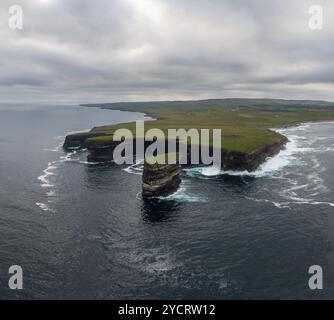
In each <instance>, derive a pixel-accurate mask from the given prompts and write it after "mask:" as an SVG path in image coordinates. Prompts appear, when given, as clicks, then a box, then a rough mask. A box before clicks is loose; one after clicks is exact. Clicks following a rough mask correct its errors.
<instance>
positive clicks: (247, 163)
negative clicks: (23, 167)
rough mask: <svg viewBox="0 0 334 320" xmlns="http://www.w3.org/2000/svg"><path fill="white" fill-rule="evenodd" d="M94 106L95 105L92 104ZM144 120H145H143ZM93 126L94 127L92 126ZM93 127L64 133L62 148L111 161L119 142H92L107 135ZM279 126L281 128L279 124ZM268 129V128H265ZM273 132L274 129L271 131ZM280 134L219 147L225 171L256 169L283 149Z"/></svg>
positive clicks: (147, 115)
mask: <svg viewBox="0 0 334 320" xmlns="http://www.w3.org/2000/svg"><path fill="white" fill-rule="evenodd" d="M80 106H82V107H90V106H88V105H80ZM94 107H95V106H94ZM96 107H98V108H101V109H105V110H111V111H119V112H132V113H133V112H134V111H130V110H117V109H110V108H106V107H103V106H96ZM137 113H140V114H142V115H143V117H144V118H148V117H149V119H148V121H157V120H159V118H153V114H149V113H143V112H137ZM145 121H146V120H145ZM127 123H128V122H121V123H118V125H119V124H127ZM291 126H294V125H291ZM94 128H95V127H94ZM94 128H92V129H91V130H90V131H85V132H83V131H81V132H77V133H72V134H69V135H66V137H65V141H64V144H63V149H64V150H67V151H71V150H77V149H87V150H88V152H89V154H88V156H87V161H88V162H102V163H103V162H112V161H113V159H112V153H113V150H114V148H115V147H116V146H117V145H118V144H119V142H117V143H114V142H111V141H109V142H105V141H99V143H93V142H91V141H89V139H90V138H97V137H104V136H108V134H107V133H104V132H98V133H97V132H94V131H93V130H94ZM279 128H282V126H280V127H279ZM267 130H268V131H273V130H270V128H267ZM273 132H274V131H273ZM275 133H276V134H279V135H280V140H279V141H277V142H274V143H271V144H264V145H262V146H261V147H259V148H258V149H256V150H254V151H252V152H250V153H247V152H239V151H231V150H227V149H225V148H221V152H222V163H223V168H224V170H225V171H249V172H252V171H256V170H257V169H258V168H259V167H260V166H261V165H262V164H263V163H264V162H265V161H266V160H267V159H268V158H272V157H274V156H275V155H277V154H278V153H279V152H280V151H281V150H284V148H285V146H286V144H287V142H288V141H289V140H288V138H287V137H285V136H283V135H281V134H280V133H277V132H275Z"/></svg>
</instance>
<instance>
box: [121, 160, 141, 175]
mask: <svg viewBox="0 0 334 320" xmlns="http://www.w3.org/2000/svg"><path fill="white" fill-rule="evenodd" d="M123 170H124V171H125V172H127V173H130V174H137V175H142V173H143V171H144V160H143V159H141V160H137V161H136V163H135V164H133V165H131V166H129V167H127V168H125V169H123Z"/></svg>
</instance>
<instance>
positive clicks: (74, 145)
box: [63, 132, 106, 150]
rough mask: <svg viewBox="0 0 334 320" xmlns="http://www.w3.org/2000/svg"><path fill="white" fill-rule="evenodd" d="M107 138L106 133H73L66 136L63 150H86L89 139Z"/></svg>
mask: <svg viewBox="0 0 334 320" xmlns="http://www.w3.org/2000/svg"><path fill="white" fill-rule="evenodd" d="M101 136H106V134H104V133H93V132H79V133H73V134H69V135H67V136H66V138H65V141H64V144H63V148H64V149H65V150H73V149H84V148H86V147H87V146H86V141H87V139H89V138H94V137H101Z"/></svg>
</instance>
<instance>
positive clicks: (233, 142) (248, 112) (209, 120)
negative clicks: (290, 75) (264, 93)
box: [83, 99, 334, 153]
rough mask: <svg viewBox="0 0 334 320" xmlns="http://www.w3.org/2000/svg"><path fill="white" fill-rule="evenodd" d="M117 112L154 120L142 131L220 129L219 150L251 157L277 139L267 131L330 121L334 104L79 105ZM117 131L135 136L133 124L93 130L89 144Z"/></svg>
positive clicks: (252, 101)
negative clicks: (250, 154) (136, 114)
mask: <svg viewBox="0 0 334 320" xmlns="http://www.w3.org/2000/svg"><path fill="white" fill-rule="evenodd" d="M83 106H87V107H101V108H104V109H113V110H121V111H131V112H142V113H145V114H147V115H149V116H150V117H152V118H154V119H156V120H155V121H149V122H145V130H149V129H152V128H159V129H161V130H163V131H164V132H165V134H166V135H167V130H168V129H179V128H183V129H186V130H188V129H191V128H196V129H221V130H222V148H223V149H226V150H229V151H240V152H245V153H251V152H254V151H256V150H257V149H259V148H261V147H262V146H263V145H265V144H271V143H274V142H277V141H278V140H279V139H280V138H281V136H280V135H279V134H278V133H275V132H273V131H271V130H269V129H270V128H273V127H282V126H287V125H293V124H297V123H301V122H313V121H328V120H331V121H332V120H334V103H332V102H327V101H311V100H276V99H217V100H203V101H167V102H133V103H108V104H90V105H83ZM119 128H127V129H130V130H131V131H132V132H133V133H135V123H126V124H119V125H110V126H102V127H96V128H93V129H92V131H91V132H103V133H105V134H107V135H106V136H102V137H95V138H90V139H89V140H91V141H101V142H103V141H107V140H111V139H112V138H113V133H114V132H115V130H117V129H119Z"/></svg>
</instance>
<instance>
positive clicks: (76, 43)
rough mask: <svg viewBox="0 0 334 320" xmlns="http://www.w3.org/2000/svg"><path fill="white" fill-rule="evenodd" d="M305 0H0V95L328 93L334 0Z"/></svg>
mask: <svg viewBox="0 0 334 320" xmlns="http://www.w3.org/2000/svg"><path fill="white" fill-rule="evenodd" d="M318 3H319V4H322V5H323V6H324V10H325V28H324V30H323V31H320V32H311V31H310V30H309V29H308V7H309V6H310V5H312V4H313V3H312V2H311V1H305V2H301V1H299V0H291V1H289V2H288V3H285V2H283V1H279V0H273V1H266V0H249V1H241V0H234V1H227V0H206V1H204V0H183V1H182V0H181V1H180V0H178V1H176V0H100V1H93V0H48V1H47V0H44V1H42V0H21V1H18V4H21V5H22V6H23V8H24V19H25V20H24V22H25V24H24V30H22V31H12V30H9V28H8V26H7V19H8V14H7V12H8V8H9V6H10V5H11V4H12V1H9V0H2V1H1V4H0V9H1V10H0V40H1V43H2V46H1V47H0V97H1V101H3V102H6V101H8V102H10V101H27V100H29V101H31V102H34V101H35V102H39V101H49V102H52V103H53V102H64V103H67V102H68V103H80V102H95V101H96V102H98V101H126V100H150V99H154V100H158V99H159V100H160V99H197V98H198V99H200V98H210V97H212V98H220V97H221V98H223V97H237V96H238V97H277V98H300V97H303V98H310V99H327V100H334V98H333V96H332V95H333V94H332V92H333V89H334V76H333V72H332V71H333V69H334V65H333V59H332V57H333V54H334V52H333V51H334V47H333V46H332V43H333V40H334V21H332V19H330V17H331V15H333V14H334V4H333V3H332V1H329V0H319V1H318Z"/></svg>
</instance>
